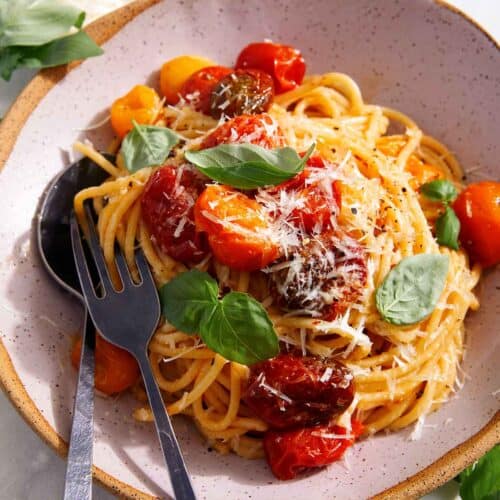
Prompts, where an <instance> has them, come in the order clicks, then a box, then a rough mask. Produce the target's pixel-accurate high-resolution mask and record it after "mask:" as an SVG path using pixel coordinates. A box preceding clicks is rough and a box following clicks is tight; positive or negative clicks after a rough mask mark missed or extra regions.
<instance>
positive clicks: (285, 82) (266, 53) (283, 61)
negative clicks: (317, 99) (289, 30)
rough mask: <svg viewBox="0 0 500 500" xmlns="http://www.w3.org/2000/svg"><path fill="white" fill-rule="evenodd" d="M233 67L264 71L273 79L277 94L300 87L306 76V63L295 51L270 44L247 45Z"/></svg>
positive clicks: (287, 47)
mask: <svg viewBox="0 0 500 500" xmlns="http://www.w3.org/2000/svg"><path fill="white" fill-rule="evenodd" d="M235 67H236V68H237V69H238V68H245V69H246V68H255V69H260V70H262V71H265V72H266V73H268V74H269V75H271V76H272V77H273V80H274V86H275V90H276V93H277V94H281V93H283V92H287V91H288V90H292V89H294V88H295V87H297V86H298V85H300V84H301V83H302V80H303V79H304V75H305V74H306V63H305V62H304V58H303V57H302V55H301V53H300V52H299V51H298V50H297V49H294V48H293V47H289V46H288V45H281V44H279V43H272V42H256V43H251V44H250V45H247V46H246V47H245V48H244V49H243V50H242V51H241V52H240V55H239V56H238V59H237V60H236V66H235Z"/></svg>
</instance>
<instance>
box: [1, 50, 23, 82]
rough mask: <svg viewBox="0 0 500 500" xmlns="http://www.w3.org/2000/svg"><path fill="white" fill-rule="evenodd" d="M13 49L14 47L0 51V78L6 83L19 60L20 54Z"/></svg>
mask: <svg viewBox="0 0 500 500" xmlns="http://www.w3.org/2000/svg"><path fill="white" fill-rule="evenodd" d="M15 49H16V48H15V47H7V48H6V49H0V76H1V77H2V78H3V79H4V80H6V81H9V80H10V77H11V76H12V73H13V71H14V70H15V69H16V68H17V67H18V66H19V60H20V59H21V54H20V53H19V52H18V51H16V50H15Z"/></svg>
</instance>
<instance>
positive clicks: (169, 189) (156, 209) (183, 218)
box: [141, 166, 207, 263]
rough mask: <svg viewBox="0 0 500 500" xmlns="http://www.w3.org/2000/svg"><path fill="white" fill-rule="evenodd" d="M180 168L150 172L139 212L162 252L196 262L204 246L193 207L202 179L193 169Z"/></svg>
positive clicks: (181, 259) (165, 168)
mask: <svg viewBox="0 0 500 500" xmlns="http://www.w3.org/2000/svg"><path fill="white" fill-rule="evenodd" d="M179 168H181V169H182V171H180V170H179ZM179 168H177V167H172V166H164V167H162V168H160V169H158V170H156V171H155V172H154V173H153V174H152V175H151V177H150V178H149V180H148V182H147V184H146V187H145V188H144V193H143V195H142V200H141V216H142V219H143V220H144V222H145V224H146V227H147V228H148V230H149V232H150V233H151V236H152V238H153V239H154V241H155V243H156V244H157V245H158V247H159V248H160V249H161V251H162V252H164V253H166V254H167V255H170V257H172V258H173V259H175V260H178V261H180V262H184V263H188V262H199V261H200V260H202V259H203V257H204V256H205V255H206V253H207V246H206V242H205V240H204V238H203V236H202V235H200V234H199V233H197V232H196V230H195V226H194V214H193V209H194V204H195V201H196V199H197V198H198V195H199V194H200V192H201V191H202V190H203V188H204V181H203V180H202V179H201V177H200V175H199V174H198V173H197V171H195V170H194V169H191V168H189V167H185V166H184V167H179Z"/></svg>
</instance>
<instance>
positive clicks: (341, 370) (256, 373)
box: [243, 353, 354, 429]
mask: <svg viewBox="0 0 500 500" xmlns="http://www.w3.org/2000/svg"><path fill="white" fill-rule="evenodd" d="M353 398H354V383H353V376H352V374H351V373H350V371H349V370H348V369H347V367H346V366H345V365H343V364H342V363H341V362H340V361H337V360H334V359H320V358H316V357H313V356H302V355H301V354H298V353H292V354H290V353H286V354H285V353H284V354H279V355H278V356H276V357H275V358H272V359H268V360H266V361H263V362H260V363H256V364H255V365H252V366H251V368H250V377H249V380H248V386H247V389H246V391H245V394H244V396H243V399H244V401H245V403H246V404H247V405H248V407H249V408H250V409H251V410H253V411H254V412H255V414H256V415H258V416H259V418H261V419H262V420H264V421H265V422H267V423H268V424H269V425H270V426H271V427H272V428H273V429H292V428H294V427H304V426H310V425H316V424H320V423H325V422H328V421H330V420H331V419H332V418H333V417H335V416H337V415H339V414H340V413H342V412H343V411H344V410H345V409H346V408H347V407H348V406H349V405H350V404H351V402H352V400H353Z"/></svg>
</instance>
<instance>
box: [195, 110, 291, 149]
mask: <svg viewBox="0 0 500 500" xmlns="http://www.w3.org/2000/svg"><path fill="white" fill-rule="evenodd" d="M243 142H248V143H251V144H256V145H257V146H261V147H263V148H268V149H274V148H279V147H282V146H284V145H285V140H284V138H283V132H282V131H281V129H280V127H279V125H278V124H277V123H276V122H275V121H274V120H273V119H272V118H271V117H270V116H269V115H268V114H265V113H263V114H260V115H241V116H237V117H235V118H233V119H232V120H229V121H227V122H226V123H223V124H222V125H220V126H219V127H217V128H216V129H215V130H214V131H213V132H212V133H210V134H209V135H208V136H207V137H205V139H204V140H203V142H202V144H201V149H208V148H213V147H215V146H218V145H219V144H237V143H243Z"/></svg>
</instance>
